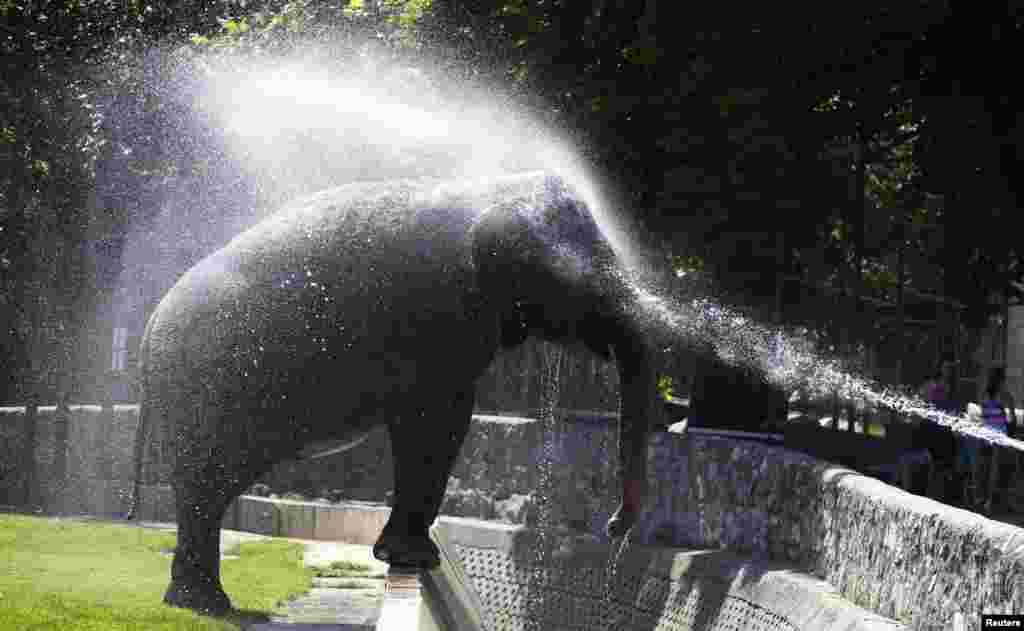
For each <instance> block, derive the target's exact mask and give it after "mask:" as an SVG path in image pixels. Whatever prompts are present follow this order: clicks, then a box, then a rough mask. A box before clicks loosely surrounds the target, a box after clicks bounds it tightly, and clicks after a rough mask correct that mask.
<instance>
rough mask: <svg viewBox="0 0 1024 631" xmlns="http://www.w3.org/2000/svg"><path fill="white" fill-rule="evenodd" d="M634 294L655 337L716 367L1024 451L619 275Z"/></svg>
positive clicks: (787, 337)
mask: <svg viewBox="0 0 1024 631" xmlns="http://www.w3.org/2000/svg"><path fill="white" fill-rule="evenodd" d="M621 273H622V275H623V279H624V283H625V284H626V285H627V286H628V287H630V289H631V291H632V292H633V294H634V299H635V304H636V310H637V312H636V315H637V317H639V318H642V319H644V320H646V322H647V324H648V325H649V326H650V327H651V328H652V329H654V330H658V332H659V333H658V334H659V335H661V336H664V337H666V338H667V339H671V340H683V341H686V342H688V343H690V344H693V345H695V346H697V347H698V348H700V349H702V350H703V352H710V353H712V354H713V355H714V356H716V357H717V358H718V359H719V360H721V361H722V362H723V363H725V364H727V365H730V366H734V367H743V368H746V369H749V370H752V371H756V372H758V373H760V374H762V375H764V377H765V378H766V380H767V381H768V382H769V383H772V384H774V385H776V386H778V387H779V388H781V389H783V390H785V391H789V392H794V391H799V392H801V393H803V394H804V396H806V397H807V398H808V399H812V400H814V399H819V400H820V399H825V398H827V397H832V396H836V397H838V398H840V399H842V400H845V401H848V402H852V403H856V404H860V405H866V406H870V407H873V408H876V409H882V408H884V409H888V410H892V411H893V412H895V413H897V414H899V415H906V416H915V417H919V418H921V419H927V420H929V421H932V422H934V423H938V424H940V425H944V426H947V427H951V428H953V429H954V430H955V431H957V432H961V433H965V434H969V435H972V436H975V437H977V438H981V439H983V440H985V441H986V442H991V443H995V444H1001V445H1007V446H1010V445H1013V446H1016V447H1017V448H1024V443H1021V442H1020V441H1017V440H1014V439H1011V438H1009V437H1007V436H1006V435H1004V434H1000V433H998V432H995V431H992V430H990V429H988V428H986V427H983V426H981V425H979V424H978V423H976V422H974V421H973V420H971V419H969V418H968V417H967V416H966V415H965V416H958V415H954V414H949V413H947V412H944V411H942V410H939V409H936V408H935V407H934V406H932V405H930V404H929V403H927V402H925V401H924V400H922V399H921V398H920V397H919V396H917V395H915V394H914V393H912V392H910V391H909V390H908V389H906V388H904V387H902V386H899V385H890V386H880V385H878V384H876V383H875V382H874V380H872V379H869V378H867V377H864V376H862V375H859V374H857V371H856V370H855V369H854V368H852V367H851V366H850V362H846V361H843V360H842V359H841V358H838V357H829V356H827V355H826V354H824V353H822V352H820V351H818V350H816V349H815V348H814V344H813V342H812V341H811V340H810V339H809V337H808V336H807V335H806V334H804V335H799V334H796V333H793V332H789V331H786V330H785V329H783V328H782V327H771V326H766V325H763V324H761V323H759V322H756V321H755V320H753V319H752V318H750V317H749V316H746V315H743V314H741V313H739V312H737V311H735V310H732V309H729V308H726V307H723V306H722V305H720V304H717V303H716V302H714V301H713V300H710V299H708V298H703V297H700V298H691V299H689V300H685V301H684V300H673V299H672V298H671V297H669V296H668V294H666V293H664V292H658V291H656V290H652V289H651V288H650V285H651V283H650V282H649V281H644V280H641V279H640V278H639V276H637V275H635V274H632V275H631V274H630V273H629V272H627V271H623V272H621Z"/></svg>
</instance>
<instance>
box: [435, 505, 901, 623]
mask: <svg viewBox="0 0 1024 631" xmlns="http://www.w3.org/2000/svg"><path fill="white" fill-rule="evenodd" d="M433 533H434V536H435V540H436V541H437V542H438V543H439V544H440V546H441V548H442V550H443V554H444V556H445V558H446V561H445V564H446V566H445V567H444V571H443V572H442V571H438V572H435V573H432V574H435V575H436V577H437V578H436V579H435V580H437V582H439V583H441V582H442V581H446V582H447V583H448V584H449V586H450V587H449V588H450V591H451V592H453V593H455V594H457V595H456V596H454V597H452V598H451V599H450V600H452V601H454V602H455V603H456V604H457V605H458V606H459V607H461V608H462V609H465V610H472V609H473V608H474V607H475V606H479V608H480V609H479V611H481V612H482V613H483V616H482V619H481V622H482V623H483V624H484V626H485V627H486V628H502V629H510V630H512V629H521V628H523V629H525V628H531V625H533V624H537V625H539V628H542V629H562V628H569V629H583V628H586V629H592V628H597V629H599V628H605V627H604V625H605V624H609V623H610V627H608V628H638V629H639V628H652V629H653V628H672V629H679V630H681V631H685V630H689V629H694V630H697V629H701V630H704V629H707V630H709V631H717V630H723V631H724V630H726V629H746V628H758V629H765V630H770V631H776V630H778V631H804V630H807V631H831V630H836V631H838V630H843V631H881V630H885V631H895V630H898V629H904V628H905V627H904V626H903V625H902V624H900V623H899V622H897V621H895V620H891V619H888V618H885V617H883V616H880V615H878V614H875V613H872V612H870V611H868V610H866V609H863V608H861V607H858V606H856V605H854V604H853V603H850V602H848V601H846V600H844V599H843V598H842V597H841V596H840V595H839V593H838V591H837V590H836V589H835V587H833V586H832V585H829V584H828V583H826V582H824V581H822V580H819V579H817V578H814V577H812V576H810V575H808V574H805V573H802V572H800V571H798V570H797V569H795V568H793V567H791V566H786V565H779V564H769V563H765V562H758V561H754V560H752V559H747V558H742V557H739V556H736V555H733V554H730V553H728V552H726V551H722V550H692V549H683V548H664V547H656V546H639V545H630V546H627V547H626V548H625V549H624V551H623V553H622V555H621V557H619V559H618V563H617V564H611V567H615V568H616V569H615V570H614V573H613V575H612V577H611V580H609V576H608V568H609V567H610V564H609V560H610V559H611V555H612V554H613V553H614V551H615V547H613V546H611V545H609V544H605V543H594V542H592V541H588V540H586V538H585V537H579V536H557V537H554V540H553V541H552V542H551V543H546V542H545V541H544V540H542V539H541V538H540V537H539V536H538V535H537V533H536V532H534V531H530V530H528V529H526V528H524V527H521V526H501V525H495V524H491V523H487V522H483V521H478V520H469V519H459V518H449V517H442V518H441V519H440V520H439V521H438V523H437V524H436V525H435V526H434V530H433ZM545 548H550V551H549V553H547V554H545V552H544V550H545ZM449 566H450V567H449ZM476 603H479V605H477V604H476ZM454 628H458V629H463V628H465V629H477V628H480V627H478V626H473V625H472V624H468V625H466V626H456V627H454Z"/></svg>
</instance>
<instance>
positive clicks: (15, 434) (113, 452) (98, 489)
mask: <svg viewBox="0 0 1024 631" xmlns="http://www.w3.org/2000/svg"><path fill="white" fill-rule="evenodd" d="M137 418H138V406H131V405H118V406H114V407H113V408H112V409H110V408H108V409H107V410H104V409H102V408H101V407H100V406H98V405H72V406H70V407H69V408H68V409H67V410H59V409H58V408H57V407H56V406H40V407H39V408H38V409H37V413H36V416H35V418H34V420H33V419H30V418H29V416H28V415H27V411H26V408H25V407H4V408H0V459H2V460H3V462H4V464H5V465H7V466H11V468H10V469H7V468H4V469H2V470H0V473H2V475H0V504H5V505H12V506H19V507H23V508H28V509H30V510H37V511H41V512H44V513H47V514H56V515H67V514H90V515H106V516H116V515H122V514H124V512H125V511H126V510H127V508H128V500H129V497H130V492H131V483H132V479H133V477H134V469H133V467H132V448H133V445H134V444H135V426H136V423H137ZM30 447H31V455H32V457H31V458H30V459H26V458H24V455H25V453H26V451H25V450H27V449H29V448H30ZM12 465H13V466H12ZM26 478H28V479H29V480H30V484H29V487H30V488H28V489H27V494H26V489H25V481H26Z"/></svg>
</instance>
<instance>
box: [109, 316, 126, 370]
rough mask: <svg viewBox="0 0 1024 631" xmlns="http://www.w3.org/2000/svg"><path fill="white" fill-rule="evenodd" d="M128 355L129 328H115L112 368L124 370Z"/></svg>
mask: <svg viewBox="0 0 1024 631" xmlns="http://www.w3.org/2000/svg"><path fill="white" fill-rule="evenodd" d="M127 357H128V329H125V328H122V327H116V328H115V329H114V345H113V351H112V352H111V362H110V369H111V370H124V365H125V359H126V358H127Z"/></svg>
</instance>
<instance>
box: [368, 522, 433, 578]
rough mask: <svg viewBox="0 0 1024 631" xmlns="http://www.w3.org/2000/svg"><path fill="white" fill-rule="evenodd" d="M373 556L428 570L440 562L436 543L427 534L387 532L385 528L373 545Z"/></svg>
mask: <svg viewBox="0 0 1024 631" xmlns="http://www.w3.org/2000/svg"><path fill="white" fill-rule="evenodd" d="M373 556H374V557H376V558H377V560H378V561H383V562H385V563H388V564H390V565H402V566H408V567H413V568H417V569H420V570H428V569H432V568H435V567H437V566H438V565H440V563H441V552H440V550H438V549H437V544H435V543H434V542H433V541H431V539H430V537H428V536H427V535H425V534H424V535H410V534H396V533H389V532H387V531H386V530H385V532H383V533H382V534H381V536H380V539H378V540H377V543H375V544H374V545H373Z"/></svg>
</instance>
